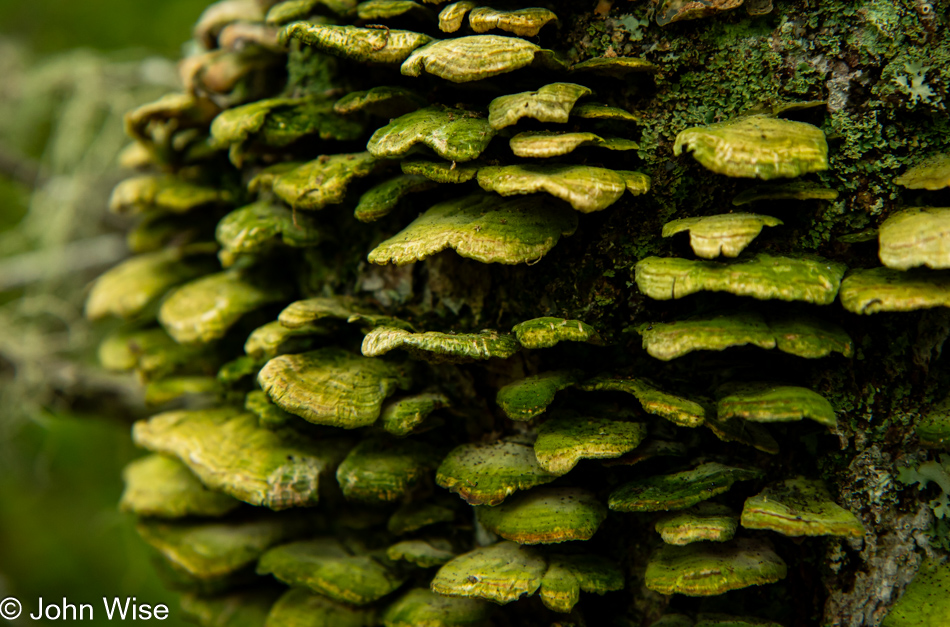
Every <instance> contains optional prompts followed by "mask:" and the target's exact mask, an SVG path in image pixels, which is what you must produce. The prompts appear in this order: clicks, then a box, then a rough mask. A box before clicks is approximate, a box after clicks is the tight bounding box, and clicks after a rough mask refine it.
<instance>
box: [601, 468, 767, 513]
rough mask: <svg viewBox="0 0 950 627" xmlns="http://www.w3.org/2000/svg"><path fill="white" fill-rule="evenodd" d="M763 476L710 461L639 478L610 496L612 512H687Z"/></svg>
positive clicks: (752, 471)
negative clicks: (687, 468) (739, 482)
mask: <svg viewBox="0 0 950 627" xmlns="http://www.w3.org/2000/svg"><path fill="white" fill-rule="evenodd" d="M761 476H762V472H761V471H759V470H748V469H745V468H735V467H732V466H725V465H723V464H719V463H717V462H707V463H705V464H700V465H699V466H697V467H695V468H693V469H691V470H683V471H680V472H676V473H672V474H669V475H656V476H653V477H647V478H645V479H637V480H634V481H630V482H628V483H625V484H624V485H622V486H620V487H619V488H617V489H616V490H614V491H613V492H611V493H610V500H609V503H608V504H609V506H610V509H612V510H614V511H618V512H660V511H666V510H675V509H686V508H687V507H691V506H693V505H695V504H696V503H699V502H700V501H705V500H706V499H711V498H712V497H714V496H716V495H717V494H722V493H723V492H725V491H727V490H729V488H731V487H732V484H733V483H735V482H736V481H748V480H750V479H757V478H759V477H761Z"/></svg>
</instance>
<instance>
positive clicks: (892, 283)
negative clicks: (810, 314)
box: [839, 268, 950, 314]
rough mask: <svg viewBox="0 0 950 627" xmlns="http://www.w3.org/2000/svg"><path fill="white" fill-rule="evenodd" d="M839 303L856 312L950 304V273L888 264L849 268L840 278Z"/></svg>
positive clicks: (911, 308) (924, 307)
mask: <svg viewBox="0 0 950 627" xmlns="http://www.w3.org/2000/svg"><path fill="white" fill-rule="evenodd" d="M839 296H840V298H841V305H842V306H843V307H844V308H845V309H847V310H848V311H850V312H851V313H856V314H873V313H879V312H882V311H914V310H917V309H930V308H932V307H950V274H948V273H946V272H931V271H927V270H910V271H906V272H902V271H900V270H891V269H890V268H871V269H869V270H851V271H850V272H848V274H847V276H845V278H844V281H842V282H841V292H840V293H839Z"/></svg>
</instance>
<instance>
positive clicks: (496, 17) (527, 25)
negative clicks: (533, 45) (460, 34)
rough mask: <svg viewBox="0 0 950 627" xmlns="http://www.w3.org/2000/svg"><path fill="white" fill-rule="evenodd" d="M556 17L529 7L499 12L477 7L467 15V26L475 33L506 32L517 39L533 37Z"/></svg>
mask: <svg viewBox="0 0 950 627" xmlns="http://www.w3.org/2000/svg"><path fill="white" fill-rule="evenodd" d="M551 22H557V16H556V15H555V14H554V13H553V12H552V11H549V10H548V9H543V8H540V7H531V8H526V9H517V10H514V11H499V10H498V9H492V8H489V7H477V8H473V9H472V10H471V13H469V14H468V25H469V26H471V27H472V30H473V31H475V32H476V33H484V32H487V31H490V30H492V29H496V28H497V29H498V30H503V31H507V32H509V33H512V34H514V35H518V36H519V37H535V36H537V34H538V33H539V32H541V29H542V28H544V27H545V26H546V25H548V24H549V23H551Z"/></svg>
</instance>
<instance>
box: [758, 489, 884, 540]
mask: <svg viewBox="0 0 950 627" xmlns="http://www.w3.org/2000/svg"><path fill="white" fill-rule="evenodd" d="M742 526H743V527H745V528H746V529H769V530H771V531H776V532H778V533H781V534H783V535H786V536H850V537H854V538H860V537H863V536H864V533H865V530H864V525H862V524H861V522H860V521H859V520H858V519H857V517H856V516H855V515H854V514H852V513H851V512H849V511H848V510H846V509H845V508H843V507H841V506H840V505H838V504H837V503H835V502H834V501H833V500H831V494H830V493H829V492H828V488H827V487H825V484H824V482H822V481H820V480H810V479H805V478H804V477H796V478H793V479H786V480H785V481H780V482H778V483H772V484H769V485H768V486H766V487H765V489H764V490H762V492H760V493H759V494H757V495H755V496H752V497H749V498H747V499H746V501H745V505H744V506H743V507H742Z"/></svg>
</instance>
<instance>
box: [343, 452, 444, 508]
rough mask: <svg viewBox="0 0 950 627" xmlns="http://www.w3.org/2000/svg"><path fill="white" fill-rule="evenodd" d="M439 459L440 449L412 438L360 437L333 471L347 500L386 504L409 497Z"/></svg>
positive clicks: (440, 458) (433, 468)
mask: <svg viewBox="0 0 950 627" xmlns="http://www.w3.org/2000/svg"><path fill="white" fill-rule="evenodd" d="M441 460H442V456H441V455H440V454H439V452H438V451H437V450H436V449H435V448H433V447H431V446H429V445H428V444H425V443H423V442H415V441H412V440H383V439H372V440H363V441H362V442H360V443H359V444H357V445H356V446H355V447H353V448H352V449H351V450H350V452H349V454H347V456H346V458H345V459H344V460H343V461H342V462H341V463H340V465H339V467H338V468H337V470H336V479H337V481H338V482H339V484H340V489H341V490H342V491H343V496H345V497H346V498H347V500H350V501H366V502H370V503H386V502H392V501H398V500H401V499H404V498H406V497H407V496H409V493H410V492H411V491H412V490H413V489H414V488H416V487H417V486H419V485H420V484H421V483H422V482H423V479H424V478H425V477H426V476H428V475H429V474H431V472H432V471H433V470H435V468H436V466H438V465H439V462H440V461H441Z"/></svg>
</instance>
